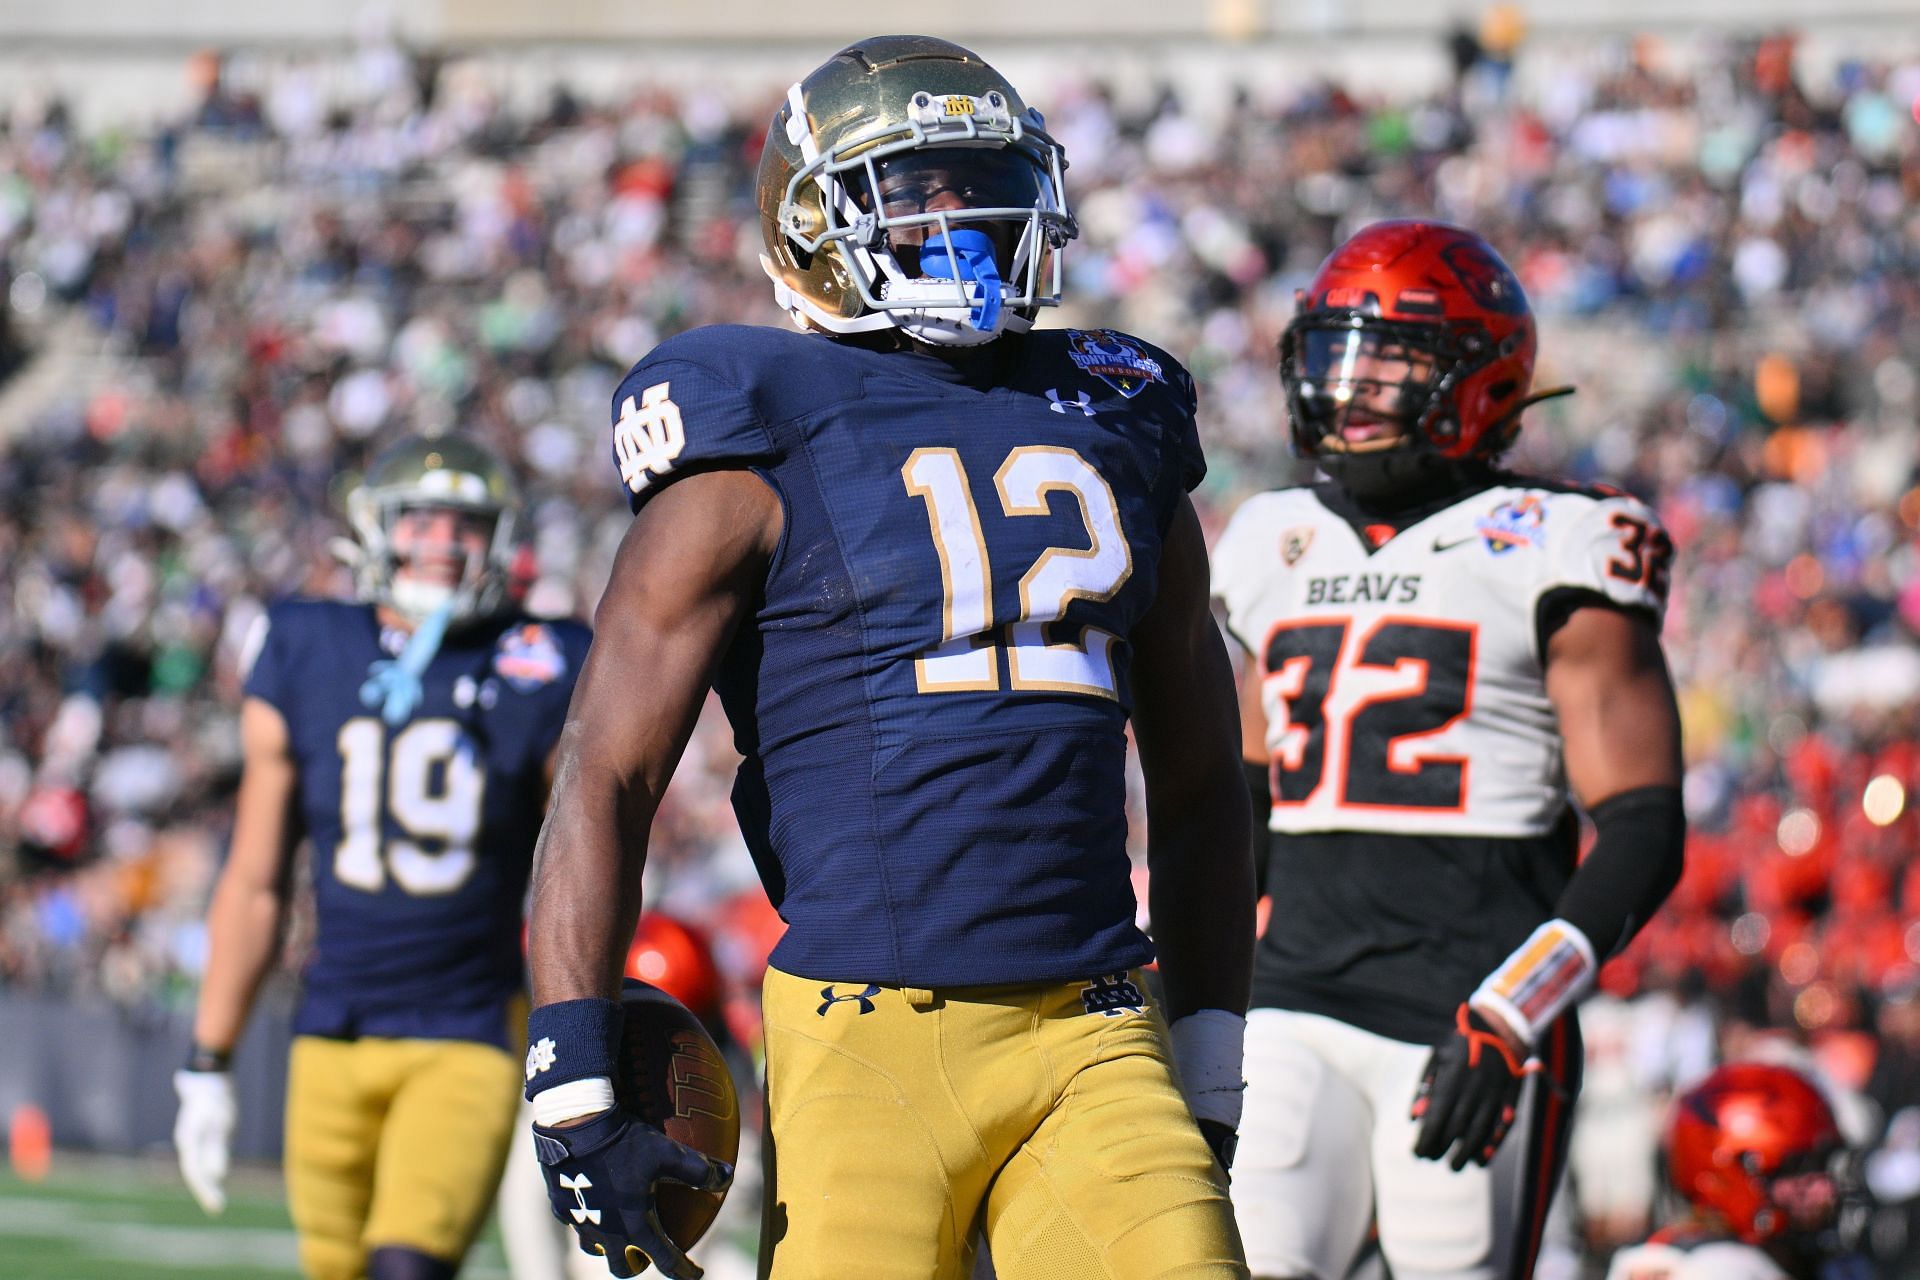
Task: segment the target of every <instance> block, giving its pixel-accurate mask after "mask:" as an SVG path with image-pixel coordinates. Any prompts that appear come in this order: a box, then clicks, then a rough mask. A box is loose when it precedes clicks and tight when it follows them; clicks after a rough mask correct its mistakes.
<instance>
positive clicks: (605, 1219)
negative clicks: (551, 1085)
mask: <svg viewBox="0 0 1920 1280" xmlns="http://www.w3.org/2000/svg"><path fill="white" fill-rule="evenodd" d="M533 1145H534V1149H535V1150H536V1151H537V1152H538V1153H539V1155H540V1172H541V1173H542V1175H544V1176H545V1178H546V1180H547V1198H548V1200H549V1201H550V1202H551V1203H552V1206H553V1216H554V1217H556V1218H558V1219H560V1221H562V1222H564V1223H566V1224H567V1225H569V1226H571V1227H572V1228H573V1229H574V1232H575V1233H576V1234H577V1235H578V1236H579V1237H580V1247H581V1249H583V1250H584V1251H586V1252H587V1253H597V1254H604V1255H606V1259H607V1270H608V1271H610V1272H611V1273H612V1274H614V1275H616V1276H637V1275H639V1274H640V1273H641V1272H642V1271H644V1270H646V1268H647V1264H649V1263H651V1264H653V1265H654V1266H655V1267H658V1268H659V1269H660V1273H661V1274H662V1275H665V1276H670V1277H672V1278H673V1280H700V1268H699V1267H698V1266H696V1265H694V1263H693V1262H692V1261H690V1260H689V1259H688V1257H687V1255H686V1254H684V1253H682V1252H681V1251H680V1247H679V1246H678V1245H676V1244H674V1242H673V1241H672V1239H671V1238H669V1237H668V1235H667V1233H666V1231H665V1230H664V1229H663V1228H662V1227H661V1225H660V1215H659V1213H658V1212H657V1211H656V1210H655V1208H654V1203H653V1184H654V1183H656V1182H679V1183H684V1184H686V1185H687V1186H689V1187H697V1188H699V1189H700V1190H702V1191H721V1190H724V1189H725V1188H726V1186H727V1184H728V1183H730V1182H732V1181H733V1169H732V1168H731V1167H730V1166H728V1165H725V1164H722V1163H720V1162H719V1161H717V1160H709V1159H708V1158H707V1157H706V1156H703V1155H701V1154H700V1153H699V1152H698V1151H695V1150H694V1149H693V1148H691V1147H685V1146H682V1145H680V1144H679V1143H677V1142H675V1141H674V1140H673V1139H672V1138H669V1137H668V1136H667V1135H666V1134H664V1133H662V1132H660V1131H659V1130H658V1129H655V1128H653V1127H652V1126H651V1125H648V1124H646V1123H645V1122H644V1121H642V1120H640V1119H639V1118H638V1117H636V1116H634V1115H632V1114H630V1113H628V1112H626V1111H623V1110H621V1109H620V1108H618V1107H614V1108H611V1109H610V1110H607V1111H602V1112H601V1113H600V1114H599V1115H597V1116H594V1117H593V1118H592V1119H590V1120H587V1121H585V1122H584V1123H582V1124H577V1125H573V1126H571V1127H568V1128H564V1129H549V1128H547V1127H546V1126H544V1125H537V1124H536V1125H535V1126H533Z"/></svg>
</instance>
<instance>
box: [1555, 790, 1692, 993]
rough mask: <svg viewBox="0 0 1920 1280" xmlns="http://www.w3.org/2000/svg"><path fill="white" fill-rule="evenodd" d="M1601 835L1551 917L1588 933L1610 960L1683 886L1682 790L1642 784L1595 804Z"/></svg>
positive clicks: (1684, 821)
mask: <svg viewBox="0 0 1920 1280" xmlns="http://www.w3.org/2000/svg"><path fill="white" fill-rule="evenodd" d="M1591 816H1592V818H1593V825H1594V827H1595V828H1596V829H1597V830H1598V832H1599V838H1598V839H1597V840H1596V841H1595V842H1594V846H1593V849H1592V851H1591V852H1589V853H1588V854H1587V856H1586V859H1585V860H1584V861H1582V862H1581V864H1580V866H1579V869H1578V870H1576V871H1575V872H1574V873H1573V879H1572V880H1571V881H1570V882H1569V883H1568V884H1567V888H1566V892H1565V893H1562V894H1561V895H1560V904H1559V909H1558V910H1557V911H1556V912H1555V913H1554V914H1556V915H1558V916H1559V917H1560V918H1561V919H1562V920H1565V921H1567V922H1568V923H1569V924H1572V925H1573V926H1574V927H1576V928H1578V929H1579V930H1580V932H1582V933H1584V934H1586V935H1587V940H1588V941H1589V942H1591V943H1592V944H1593V949H1594V952H1595V954H1596V957H1597V958H1598V959H1599V961H1600V962H1601V963H1603V964H1604V963H1605V962H1606V960H1607V957H1609V956H1611V955H1614V954H1616V953H1617V952H1619V951H1620V950H1621V949H1622V948H1624V947H1625V946H1626V945H1627V944H1628V943H1629V942H1631V941H1633V935H1634V934H1636V933H1638V932H1640V926H1641V925H1644V924H1645V923H1646V922H1647V921H1648V919H1649V918H1651V917H1652V915H1653V913H1654V912H1655V911H1658V910H1659V909H1660V904H1661V903H1662V902H1665V901H1666V900H1667V895H1668V894H1669V893H1672V892H1673V886H1674V885H1676V884H1678V883H1680V872H1681V869H1682V867H1683V865H1684V856H1683V849H1684V847H1685V845H1686V840H1687V815H1686V810H1685V809H1684V808H1683V807H1682V806H1681V803H1680V788H1679V787H1637V788H1635V789H1634V790H1632V791H1623V792H1621V793H1620V794H1619V795H1617V796H1610V797H1608V798H1607V799H1605V800H1603V801H1601V802H1600V803H1599V804H1597V805H1595V806H1593V809H1592V811H1591Z"/></svg>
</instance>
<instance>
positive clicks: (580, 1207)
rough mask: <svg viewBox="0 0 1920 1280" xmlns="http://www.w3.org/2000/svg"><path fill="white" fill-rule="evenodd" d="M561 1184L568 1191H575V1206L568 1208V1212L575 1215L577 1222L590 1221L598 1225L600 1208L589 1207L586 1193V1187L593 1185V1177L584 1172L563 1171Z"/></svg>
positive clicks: (574, 1218)
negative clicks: (570, 1172)
mask: <svg viewBox="0 0 1920 1280" xmlns="http://www.w3.org/2000/svg"><path fill="white" fill-rule="evenodd" d="M560 1185H561V1186H562V1187H565V1188H566V1189H567V1190H568V1191H571V1192H573V1200H574V1206H573V1208H571V1209H569V1210H567V1212H568V1213H570V1214H572V1215H573V1220H574V1221H575V1222H576V1223H578V1222H590V1223H592V1224H593V1225H594V1226H596V1227H597V1226H599V1225H600V1211H599V1210H598V1209H589V1208H587V1197H586V1195H585V1192H586V1189H587V1188H588V1187H590V1186H592V1185H593V1181H592V1179H590V1178H588V1177H587V1175H586V1174H584V1173H582V1174H566V1173H563V1174H561V1175H560Z"/></svg>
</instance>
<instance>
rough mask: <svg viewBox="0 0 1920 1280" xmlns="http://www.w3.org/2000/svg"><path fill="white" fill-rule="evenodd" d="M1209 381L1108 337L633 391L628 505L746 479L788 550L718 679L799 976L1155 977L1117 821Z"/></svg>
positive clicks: (733, 330) (785, 358)
mask: <svg viewBox="0 0 1920 1280" xmlns="http://www.w3.org/2000/svg"><path fill="white" fill-rule="evenodd" d="M1193 412H1194V393H1193V384H1192V381H1191V379H1190V378H1189V377H1188V376H1187V373H1186V371H1185V370H1184V369H1183V368H1181V367H1180V365H1179V364H1178V363H1177V362H1176V361H1174V360H1173V358H1172V357H1170V356H1168V355H1167V354H1166V353H1165V352H1163V351H1160V350H1158V349H1156V348H1154V347H1152V346H1149V345H1148V344H1146V343H1143V342H1141V341H1139V340H1138V339H1135V338H1131V337H1128V336H1126V335H1122V334H1118V333H1114V332H1111V331H1108V330H1091V331H1088V330H1057V331H1038V332H1034V333H1031V334H1028V335H1022V336H1010V337H1002V338H1000V339H998V340H996V341H994V342H992V343H990V344H987V345H986V346H984V347H981V348H976V349H974V350H972V351H969V352H964V353H957V355H956V357H955V358H954V359H952V360H949V359H946V358H943V357H942V356H939V355H935V354H932V353H929V352H923V351H918V350H914V349H904V350H902V349H889V350H878V349H874V348H873V347H871V346H866V345H861V344H859V343H854V342H842V341H837V340H834V339H829V338H826V337H823V336H819V335H813V334H804V333H798V332H792V331H786V330H777V329H764V328H749V327H744V326H712V327H708V328H703V329H696V330H693V331H690V332H688V333H685V334H682V335H680V336H679V337H676V338H674V339H672V340H671V341H668V342H666V343H663V344H662V345H661V346H659V347H658V348H656V349H655V350H654V351H653V353H652V354H651V355H649V356H648V357H647V358H646V359H645V360H643V361H641V362H640V364H639V365H637V366H636V367H635V368H634V369H633V371H632V372H631V373H629V374H628V375H627V377H626V379H625V380H624V381H623V382H622V383H621V385H620V388H619V390H618V391H617V392H616V393H615V396H614V401H613V417H614V431H613V455H614V462H615V464H616V466H617V467H618V469H619V472H620V476H621V480H622V482H623V484H624V485H625V487H626V490H627V492H628V495H629V498H630V501H631V503H632V505H633V507H634V509H635V510H636V511H638V510H639V509H640V508H641V506H642V505H643V504H644V503H645V502H646V501H647V500H648V499H649V498H651V497H652V495H653V494H655V493H656V492H658V491H659V490H660V489H661V488H663V487H664V486H666V485H667V484H669V483H671V482H672V481H674V480H675V479H677V478H679V477H681V476H685V475H688V474H690V473H693V472H697V471H701V470H713V469H741V468H750V469H752V470H753V471H755V472H756V473H757V474H758V475H760V476H761V477H762V478H764V479H765V480H766V481H767V483H768V484H769V485H771V486H772V487H773V489H774V490H775V491H776V492H777V493H778V494H779V497H780V500H781V502H782V504H783V506H784V508H785V528H784V533H783V535H782V538H781V542H780V545H779V547H778V549H777V551H776V553H775V556H774V560H773V563H772V565H771V568H770V569H769V572H768V575H767V579H766V584H765V588H764V592H763V594H762V597H761V599H760V600H759V601H758V606H757V613H756V616H755V618H754V624H753V625H752V626H750V627H743V628H741V631H740V633H739V635H738V636H737V637H736V639H735V641H734V642H733V644H732V646H731V649H730V650H729V652H728V653H727V654H726V655H724V658H723V661H722V664H721V669H720V674H719V676H718V677H717V679H716V681H715V687H716V688H717V690H718V691H719V694H720V697H721V700H722V702H723V704H724V705H725V707H726V711H727V715H728V717H729V719H730V720H731V722H732V724H733V727H734V732H735V738H736V743H737V745H738V747H739V749H740V752H741V754H742V755H743V756H744V757H745V762H744V764H743V765H742V766H741V770H740V774H739V778H738V780H737V782H736V785H735V788H734V808H735V811H736V813H737V814H738V816H739V819H740V826H741V830H742V832H743V834H744V835H745V838H746V841H747V844H748V847H749V848H750V849H751V850H752V851H753V854H754V857H755V859H756V861H757V862H758V863H759V866H760V871H761V875H762V878H763V879H764V880H765V882H766V885H767V889H768V892H769V894H770V896H771V897H772V899H773V902H774V904H775V905H776V906H777V907H778V908H779V909H780V913H781V915H782V916H783V917H784V918H785V919H786V920H787V922H788V924H789V929H788V931H787V933H786V935H785V937H784V938H783V940H782V941H781V943H780V945H779V946H778V947H777V948H776V949H775V951H774V953H773V957H772V960H773V963H774V964H775V965H776V966H778V967H779V968H781V969H783V970H786V971H787V972H790V973H795V974H798V975H800V976H803V977H809V978H819V979H823V980H834V981H869V982H886V983H897V984H902V985H911V986H927V987H932V986H947V985H964V984H979V983H1002V982H1031V981H1046V980H1057V979H1069V978H1075V977H1085V976H1088V975H1093V974H1099V973H1109V972H1116V971H1119V970H1122V969H1126V968H1128V967H1130V966H1132V965H1136V964H1140V963H1143V962H1145V961H1146V960H1148V959H1150V958H1151V955H1152V949H1151V947H1150V945H1149V944H1148V942H1147V939H1146V938H1145V937H1144V936H1143V935H1142V934H1141V933H1140V931H1139V930H1138V929H1137V928H1136V927H1135V925H1134V910H1135V908H1134V898H1133V890H1132V886H1131V882H1130V880H1129V878H1128V870H1129V867H1128V860H1127V852H1126V815H1125V806H1124V795H1125V782H1124V769H1125V759H1126V736H1125V726H1126V718H1127V710H1128V682H1129V677H1130V674H1131V670H1130V669H1131V664H1132V648H1131V645H1130V643H1129V640H1128V637H1129V635H1130V634H1131V632H1132V630H1133V627H1134V625H1135V623H1137V622H1138V621H1139V619H1140V617H1141V615H1142V614H1143V613H1144V612H1145V611H1146V609H1147V607H1148V605H1149V604H1150V603H1151V602H1152V601H1153V598H1154V594H1155V590H1156V581H1157V577H1158V571H1159V564H1160V553H1161V546H1162V541H1163V539H1164V536H1165V533H1166V530H1167V528H1168V526H1169V524H1170V521H1171V518H1172V515H1173V513H1174V511H1175V510H1176V508H1177V504H1178V503H1179V501H1180V499H1181V495H1183V494H1184V493H1185V492H1186V491H1187V490H1189V489H1191V488H1192V487H1193V486H1194V485H1195V484H1197V483H1198V482H1199V480H1200V478H1201V476H1202V475H1203V474H1204V471H1205V463H1204V462H1203V461H1202V458H1201V454H1200V447H1199V442H1198V439H1197V436H1196V434H1195V430H1194V421H1193Z"/></svg>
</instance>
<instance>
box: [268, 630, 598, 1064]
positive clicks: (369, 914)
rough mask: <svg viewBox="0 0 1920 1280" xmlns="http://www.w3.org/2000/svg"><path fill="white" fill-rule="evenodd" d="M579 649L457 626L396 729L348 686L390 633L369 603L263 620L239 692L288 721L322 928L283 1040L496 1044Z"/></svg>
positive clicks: (356, 683)
mask: <svg viewBox="0 0 1920 1280" xmlns="http://www.w3.org/2000/svg"><path fill="white" fill-rule="evenodd" d="M588 638H589V636H588V631H587V629H586V628H585V627H583V626H581V625H579V624H578V623H574V622H557V621H545V620H535V619H532V618H528V617H524V616H514V615H508V616H505V617H501V618H495V619H490V620H488V621H485V622H483V623H479V624H476V625H474V626H470V627H466V628H462V629H457V630H454V631H452V632H450V633H449V634H448V636H447V638H446V641H445V643H444V644H443V645H442V646H441V648H440V651H439V653H438V654H436V655H435V657H434V659H433V662H432V664H431V665H430V666H428V668H427V670H426V673H425V675H424V676H423V677H422V681H421V683H422V685H423V690H424V697H423V699H422V701H421V703H420V705H419V706H418V707H417V708H416V709H415V711H414V714H413V715H412V716H411V717H410V718H409V719H408V720H407V721H406V723H404V724H402V725H400V726H398V727H397V728H396V727H392V726H389V725H388V724H386V723H385V722H384V721H383V720H382V719H381V718H380V716H379V714H378V713H377V712H376V711H371V710H369V709H368V708H367V707H366V706H365V705H364V704H363V703H362V702H361V700H360V686H361V684H362V682H363V681H364V680H365V679H366V677H367V669H368V667H369V666H370V665H371V664H372V663H374V662H376V661H378V660H380V659H383V658H391V657H393V656H394V655H395V654H396V653H397V652H398V651H399V648H400V646H401V645H403V644H404V643H405V639H406V637H405V635H404V634H403V633H400V632H398V631H392V630H389V631H387V632H386V633H385V634H383V631H382V628H381V626H380V623H379V621H378V619H377V618H376V616H375V614H374V610H373V608H372V606H370V605H364V604H346V603H340V602H336V601H324V600H292V601H287V602H285V603H282V604H278V605H275V606H274V607H273V608H272V609H271V610H269V611H268V614H267V633H266V637H265V639H264V640H263V641H262V643H261V647H260V651H259V655H258V657H256V658H255V659H254V663H253V669H252V671H251V672H250V673H249V674H248V676H247V682H246V692H247V694H248V696H250V697H256V698H262V699H264V700H266V701H267V702H269V703H271V704H272V705H273V706H274V707H275V708H277V709H278V710H279V712H280V714H281V715H282V716H284V717H285V718H286V722H287V729H288V733H289V736H290V739H291V750H292V754H293V759H294V762H295V764H296V766H297V767H298V769H299V779H300V780H299V813H300V816H301V818H302V820H303V821H304V823H305V826H306V832H307V834H308V836H309V837H311V839H312V842H313V846H312V847H313V855H312V863H313V884H314V896H315V905H316V914H317V917H318V930H317V936H316V937H315V939H314V945H313V952H312V955H311V957H310V958H309V960H308V963H307V966H306V969H305V971H304V973H303V974H302V979H303V983H302V985H303V992H302V997H301V1002H300V1009H299V1012H298V1014H297V1015H296V1017H295V1020H294V1029H295V1031H297V1032H299V1033H301V1034H307V1035H323V1036H359V1035H371V1036H422V1037H427V1038H430V1039H458V1040H477V1041H482V1042H485V1043H492V1044H498V1045H500V1046H502V1047H503V1048H504V1047H506V1038H505V1037H506V1032H507V1029H508V1028H507V1019H506V1009H507V1005H508V1002H509V1001H510V1000H512V999H513V998H514V996H515V995H516V994H517V993H518V992H519V991H520V990H522V988H523V986H524V977H523V974H524V965H523V961H522V958H521V948H520V919H521V905H522V900H523V898H524V896H525V893H526V886H527V875H528V871H529V869H530V866H531V863H532V857H533V845H534V841H535V839H536V838H537V837H538V835H539V834H540V822H541V817H542V815H543V813H544V811H545V805H546V776H545V768H546V760H547V756H548V754H549V753H550V752H551V751H552V749H553V745H554V743H555V742H556V741H558V739H559V737H560V729H561V726H562V724H563V723H564V722H565V719H566V712H567V702H568V700H569V699H570V698H571V697H572V694H573V684H574V680H575V677H576V676H577V675H578V673H579V670H580V665H581V663H582V662H584V661H585V660H586V652H587V643H588Z"/></svg>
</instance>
